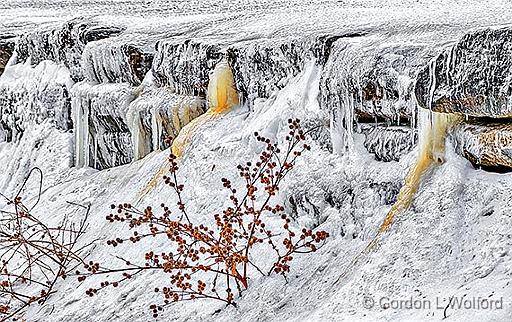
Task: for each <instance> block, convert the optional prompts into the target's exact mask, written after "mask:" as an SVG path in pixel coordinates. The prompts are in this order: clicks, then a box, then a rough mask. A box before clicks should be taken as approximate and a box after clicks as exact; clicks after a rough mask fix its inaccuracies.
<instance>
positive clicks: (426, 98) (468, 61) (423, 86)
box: [415, 27, 512, 118]
mask: <svg viewBox="0 0 512 322" xmlns="http://www.w3.org/2000/svg"><path fill="white" fill-rule="evenodd" d="M511 37H512V28H510V27H506V28H490V29H483V30H478V31H474V32H470V33H468V34H466V35H465V36H463V37H462V39H460V40H459V41H458V42H457V43H456V44H454V45H452V46H449V47H447V48H446V49H445V50H444V51H443V52H442V53H440V54H439V55H438V56H437V58H436V59H434V60H433V61H432V62H431V63H430V64H429V65H428V66H426V67H425V68H423V70H422V71H421V72H420V73H419V75H418V79H417V82H416V90H415V91H416V97H417V99H418V104H419V105H420V106H421V107H423V108H431V109H432V110H433V111H435V112H445V113H464V114H467V115H471V116H475V117H492V118H499V117H512V101H511V95H512V83H511V82H512V76H511V73H510V71H511V68H512V42H510V39H511Z"/></svg>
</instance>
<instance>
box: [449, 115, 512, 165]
mask: <svg viewBox="0 0 512 322" xmlns="http://www.w3.org/2000/svg"><path fill="white" fill-rule="evenodd" d="M452 137H453V140H454V142H455V146H456V150H457V152H458V153H459V154H461V155H462V156H464V157H466V158H467V159H468V160H470V161H471V162H472V163H473V164H475V165H480V166H484V167H492V168H500V167H501V168H509V169H512V124H510V123H481V122H473V123H462V124H460V125H458V126H457V127H456V128H455V129H454V131H453V134H452Z"/></svg>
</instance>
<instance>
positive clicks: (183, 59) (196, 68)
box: [152, 40, 223, 97]
mask: <svg viewBox="0 0 512 322" xmlns="http://www.w3.org/2000/svg"><path fill="white" fill-rule="evenodd" d="M222 56H223V55H222V53H221V52H220V47H219V46H218V45H217V44H215V43H214V44H210V43H203V42H198V41H194V40H181V41H180V40H168V41H166V40H163V41H159V42H158V43H157V46H156V53H155V58H154V62H153V68H152V71H153V75H154V76H155V79H156V83H157V85H158V86H171V87H173V88H174V90H175V91H176V92H177V93H178V94H183V95H194V96H202V97H205V96H206V90H207V88H208V77H209V73H210V71H212V70H213V68H214V67H215V64H216V63H217V62H218V61H220V59H221V58H222Z"/></svg>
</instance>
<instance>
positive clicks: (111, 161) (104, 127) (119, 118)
mask: <svg viewBox="0 0 512 322" xmlns="http://www.w3.org/2000/svg"><path fill="white" fill-rule="evenodd" d="M71 96H72V105H73V120H74V122H73V123H74V125H75V128H74V132H75V142H76V153H75V154H76V157H75V163H76V165H77V166H89V167H94V168H96V169H105V168H111V167H114V166H118V165H122V164H126V163H128V162H130V161H131V160H132V159H133V145H132V140H131V133H130V129H129V128H128V125H127V120H126V114H127V111H128V108H129V105H130V103H131V102H132V101H133V99H134V98H135V96H136V93H135V91H134V88H133V87H131V86H130V85H129V84H123V83H119V84H101V85H91V84H88V83H85V82H82V83H78V84H76V85H75V86H73V89H72V91H71Z"/></svg>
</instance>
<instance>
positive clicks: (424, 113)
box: [379, 60, 460, 232]
mask: <svg viewBox="0 0 512 322" xmlns="http://www.w3.org/2000/svg"><path fill="white" fill-rule="evenodd" d="M435 69H436V62H435V60H432V63H431V66H430V84H429V92H430V95H429V101H428V104H429V106H428V107H429V109H428V110H425V109H419V111H418V112H419V114H418V116H419V154H418V158H417V159H416V163H415V164H414V165H413V167H412V168H411V169H410V170H409V173H408V174H407V176H406V178H405V183H404V186H403V187H402V189H400V193H399V194H398V198H397V201H396V202H395V204H394V205H393V207H391V210H390V211H389V212H388V214H387V216H386V218H385V219H384V222H383V223H382V225H381V227H380V230H379V231H380V232H384V231H386V230H387V229H388V228H389V227H390V226H391V224H392V223H393V221H394V219H395V217H396V216H397V215H398V214H400V213H401V212H403V211H405V210H407V209H408V208H409V207H410V206H411V204H412V202H413V200H414V195H415V194H416V192H417V191H418V188H419V186H420V183H421V177H422V176H423V175H424V174H425V172H426V171H427V170H428V169H429V168H430V167H431V166H432V165H434V164H435V163H443V162H444V159H445V158H444V152H445V142H446V134H447V132H448V129H449V127H450V126H451V125H453V124H455V123H457V122H458V121H459V120H460V116H459V115H455V114H442V113H435V112H433V111H432V102H433V96H434V92H435V87H436V77H435Z"/></svg>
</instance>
